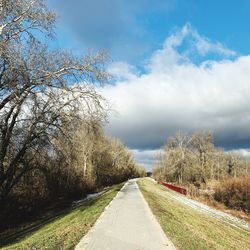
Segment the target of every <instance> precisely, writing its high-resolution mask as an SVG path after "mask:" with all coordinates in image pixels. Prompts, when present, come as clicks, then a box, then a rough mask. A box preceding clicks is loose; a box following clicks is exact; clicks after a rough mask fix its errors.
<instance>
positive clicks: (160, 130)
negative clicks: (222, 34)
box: [103, 25, 250, 165]
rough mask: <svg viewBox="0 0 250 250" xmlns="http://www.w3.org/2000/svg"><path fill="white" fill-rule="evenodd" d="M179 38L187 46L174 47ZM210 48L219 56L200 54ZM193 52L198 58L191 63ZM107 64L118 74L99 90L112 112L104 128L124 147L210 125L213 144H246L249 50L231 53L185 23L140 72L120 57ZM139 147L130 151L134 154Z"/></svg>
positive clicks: (249, 138)
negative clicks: (116, 62)
mask: <svg viewBox="0 0 250 250" xmlns="http://www.w3.org/2000/svg"><path fill="white" fill-rule="evenodd" d="M185 40H190V41H188V44H189V46H188V47H186V48H185V49H180V47H181V46H182V45H183V43H184V41H185ZM211 53H216V54H220V55H221V56H222V58H221V59H220V60H208V59H207V58H208V57H204V55H209V54H211ZM194 54H195V55H196V56H197V55H200V56H201V57H203V59H202V60H201V61H200V62H199V63H195V62H194V61H193V60H192V56H193V55H194ZM112 67H113V69H114V68H116V69H115V71H113V72H117V73H119V74H120V72H123V77H122V79H121V78H120V79H118V81H117V82H116V84H115V85H112V86H107V87H106V88H105V89H104V90H103V93H104V95H105V96H106V98H107V99H108V100H110V102H111V105H112V107H113V108H114V109H115V110H117V113H118V114H116V115H114V116H112V117H111V120H110V123H109V125H108V127H107V131H108V132H109V133H111V134H112V135H114V136H117V137H119V138H121V139H122V140H123V141H124V142H125V143H126V144H127V145H128V146H129V147H130V148H136V149H140V150H143V149H156V148H159V147H160V146H162V145H163V144H164V143H165V142H166V139H167V137H168V136H169V135H173V134H174V133H175V132H176V131H177V130H183V131H186V132H190V133H191V132H193V131H195V130H211V131H212V132H214V136H215V143H216V145H217V146H222V147H225V148H227V149H232V148H247V147H250V127H249V124H250V111H249V107H250V84H249V83H250V56H249V55H245V56H237V53H236V52H234V51H231V50H230V49H227V48H226V47H224V46H223V45H222V44H220V43H218V42H215V43H213V42H211V41H210V40H209V39H208V38H205V37H203V36H201V35H200V34H199V33H198V32H197V31H196V30H194V29H193V28H192V27H191V26H190V25H187V26H184V27H183V28H182V29H181V30H177V31H176V32H175V33H174V34H172V35H171V36H170V37H168V38H167V39H166V41H165V43H164V45H163V48H162V49H160V50H158V51H156V52H155V53H154V54H153V55H152V57H151V58H150V59H149V60H148V62H147V64H146V65H145V71H144V73H142V74H138V72H136V70H134V68H133V67H130V66H129V65H127V64H124V63H118V64H116V66H115V65H113V66H112ZM138 152H139V153H138ZM140 152H141V151H135V154H136V155H137V156H138V155H139V156H138V157H139V158H140V156H141V155H143V153H142V152H141V153H140ZM143 157H145V159H146V156H145V155H143ZM140 159H141V158H140ZM147 159H151V158H150V154H149V155H148V158H147ZM141 162H143V160H141ZM147 164H148V163H146V165H147Z"/></svg>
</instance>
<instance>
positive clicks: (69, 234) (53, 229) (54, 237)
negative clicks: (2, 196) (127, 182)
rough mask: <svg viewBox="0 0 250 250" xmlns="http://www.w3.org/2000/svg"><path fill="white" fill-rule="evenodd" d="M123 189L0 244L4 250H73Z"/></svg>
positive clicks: (108, 192) (111, 192)
mask: <svg viewBox="0 0 250 250" xmlns="http://www.w3.org/2000/svg"><path fill="white" fill-rule="evenodd" d="M122 185H123V184H118V185H115V186H113V187H112V188H110V189H109V190H108V191H107V192H105V193H104V194H103V195H101V196H100V197H98V198H96V199H93V200H90V201H86V202H83V203H82V204H81V205H80V206H78V207H76V208H71V209H67V210H65V211H64V212H63V213H61V214H60V215H57V216H55V217H50V218H49V219H48V218H47V219H45V220H44V221H42V222H41V221H40V222H39V223H37V224H33V225H32V227H30V228H25V229H21V230H16V232H15V233H14V234H13V232H12V234H11V235H5V237H6V238H8V240H5V243H1V241H0V247H1V249H6V250H7V249H11V250H15V249H36V250H37V249H73V248H74V247H75V246H76V245H77V243H78V242H79V241H80V239H81V238H82V237H83V236H84V235H85V234H86V233H87V232H88V231H89V229H90V228H91V227H92V226H93V225H94V223H95V221H96V220H97V219H98V217H99V216H100V214H101V213H102V212H103V210H104V208H105V207H106V206H107V205H108V204H109V202H110V201H111V200H112V199H113V198H114V197H115V195H116V194H117V192H118V191H119V190H120V189H121V187H122Z"/></svg>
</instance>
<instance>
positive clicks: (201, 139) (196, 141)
mask: <svg viewBox="0 0 250 250" xmlns="http://www.w3.org/2000/svg"><path fill="white" fill-rule="evenodd" d="M249 169H250V163H249V162H247V161H246V160H244V159H241V158H240V157H239V155H237V154H235V153H225V152H224V151H223V150H221V149H217V148H215V147H214V144H213V136H212V134H211V133H210V132H208V133H205V132H196V133H194V134H193V135H191V136H188V135H186V134H184V133H181V132H178V133H177V134H176V135H175V136H174V137H171V138H169V139H168V141H167V144H166V145H165V146H164V147H163V149H162V151H161V153H160V154H159V155H158V157H157V160H156V163H155V166H154V169H153V175H154V176H155V177H156V178H157V179H161V180H167V181H171V182H178V183H193V184H194V185H196V186H198V187H199V186H200V185H202V184H206V182H207V181H208V180H211V179H217V180H218V179H219V178H221V177H223V176H227V175H229V176H234V177H236V176H239V175H242V174H245V173H246V172H248V171H249Z"/></svg>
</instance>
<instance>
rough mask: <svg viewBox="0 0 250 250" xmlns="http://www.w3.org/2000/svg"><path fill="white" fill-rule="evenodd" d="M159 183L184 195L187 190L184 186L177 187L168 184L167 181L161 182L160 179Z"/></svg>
mask: <svg viewBox="0 0 250 250" xmlns="http://www.w3.org/2000/svg"><path fill="white" fill-rule="evenodd" d="M160 184H161V185H163V186H165V187H167V188H169V189H171V190H174V191H176V192H178V193H180V194H184V195H187V190H186V189H185V188H181V187H177V186H174V185H172V184H169V183H166V182H163V181H161V182H160Z"/></svg>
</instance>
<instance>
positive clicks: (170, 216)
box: [138, 178, 250, 250]
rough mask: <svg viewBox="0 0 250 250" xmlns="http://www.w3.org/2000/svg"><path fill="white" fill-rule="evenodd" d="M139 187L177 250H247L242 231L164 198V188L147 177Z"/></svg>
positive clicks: (248, 238)
mask: <svg viewBox="0 0 250 250" xmlns="http://www.w3.org/2000/svg"><path fill="white" fill-rule="evenodd" d="M138 185H139V187H140V190H141V191H142V194H143V196H144V197H145V199H146V201H147V202H148V204H149V206H150V208H151V210H152V212H153V213H154V215H155V216H156V218H157V220H158V221H159V223H160V225H161V227H162V229H163V231H164V232H165V233H166V235H167V236H168V237H169V238H170V239H171V240H172V242H173V243H174V245H175V246H176V247H177V248H178V249H181V250H182V249H188V250H192V249H227V250H228V249H250V233H249V232H244V231H242V230H240V229H237V228H235V227H233V226H230V225H228V224H225V223H223V222H222V221H219V220H217V219H214V218H212V217H210V216H207V215H205V214H203V213H200V212H199V211H196V210H195V209H193V208H190V207H188V206H186V205H184V204H182V203H180V202H178V201H174V200H172V199H171V198H170V197H168V192H169V191H168V190H167V189H166V188H165V187H163V186H160V185H158V184H155V183H153V182H152V181H150V180H148V179H145V178H144V179H141V180H139V181H138Z"/></svg>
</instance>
